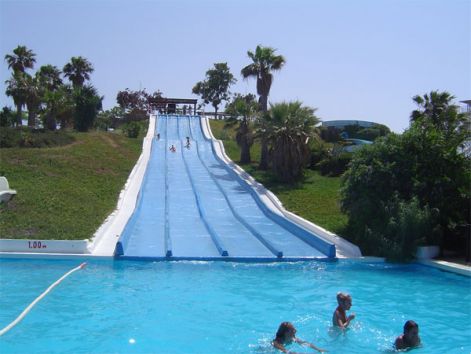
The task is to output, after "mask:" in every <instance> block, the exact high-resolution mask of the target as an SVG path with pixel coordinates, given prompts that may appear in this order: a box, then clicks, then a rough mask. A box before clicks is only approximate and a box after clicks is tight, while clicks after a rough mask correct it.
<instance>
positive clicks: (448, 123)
mask: <svg viewBox="0 0 471 354" xmlns="http://www.w3.org/2000/svg"><path fill="white" fill-rule="evenodd" d="M454 98H455V97H454V96H453V95H451V94H450V93H448V92H446V91H444V92H438V91H432V92H430V94H425V95H424V96H423V97H422V96H418V95H417V96H414V97H413V98H412V100H413V101H414V102H415V103H416V104H417V105H418V107H419V109H417V110H414V111H412V114H411V117H410V120H411V122H412V123H413V124H414V125H416V126H419V127H420V128H421V129H422V130H424V131H425V130H426V129H427V128H430V127H433V128H435V129H437V130H438V131H440V132H443V133H445V139H446V140H447V142H448V143H452V142H453V141H454V140H456V142H457V146H458V145H459V144H461V143H462V142H463V141H464V140H466V139H469V133H470V130H469V124H470V122H469V119H468V118H467V116H466V115H465V114H463V113H460V112H459V107H458V106H456V105H454V104H453V99H454Z"/></svg>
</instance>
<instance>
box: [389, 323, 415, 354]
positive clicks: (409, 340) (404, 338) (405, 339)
mask: <svg viewBox="0 0 471 354" xmlns="http://www.w3.org/2000/svg"><path fill="white" fill-rule="evenodd" d="M418 345H420V337H419V325H418V324H417V323H415V322H414V321H412V320H409V321H407V322H406V323H405V324H404V333H403V334H401V335H400V336H398V337H397V338H396V341H395V343H394V346H395V347H396V349H407V348H413V347H417V346H418Z"/></svg>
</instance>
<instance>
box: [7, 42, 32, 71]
mask: <svg viewBox="0 0 471 354" xmlns="http://www.w3.org/2000/svg"><path fill="white" fill-rule="evenodd" d="M35 56H36V54H34V53H33V51H32V50H30V49H28V48H26V46H24V45H19V46H18V47H16V48H15V49H13V55H11V54H7V55H5V60H6V61H7V63H8V69H13V73H18V72H21V73H24V72H25V70H26V69H32V68H33V66H34V63H35V62H36V59H35V58H34V57H35Z"/></svg>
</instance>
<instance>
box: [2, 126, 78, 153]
mask: <svg viewBox="0 0 471 354" xmlns="http://www.w3.org/2000/svg"><path fill="white" fill-rule="evenodd" d="M74 141H75V138H74V137H73V136H71V135H69V134H67V133H65V132H61V131H54V132H52V131H47V130H44V129H30V128H27V127H22V128H2V129H0V148H13V147H25V148H44V147H54V146H63V145H67V144H70V143H72V142H74Z"/></svg>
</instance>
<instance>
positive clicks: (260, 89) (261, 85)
mask: <svg viewBox="0 0 471 354" xmlns="http://www.w3.org/2000/svg"><path fill="white" fill-rule="evenodd" d="M275 51H276V50H275V49H273V48H271V47H262V46H261V45H258V46H257V48H255V52H252V51H250V50H249V51H248V52H247V55H248V56H249V58H250V59H251V60H252V63H251V64H249V65H247V66H246V67H244V68H243V69H242V70H241V74H242V76H243V77H244V79H246V78H249V77H255V78H256V79H257V93H258V94H259V96H260V98H259V105H260V110H261V111H262V112H266V111H267V109H268V95H269V93H270V88H271V85H272V83H273V74H272V72H273V71H277V70H280V69H281V68H282V67H283V65H284V64H285V63H286V60H285V58H284V57H283V56H282V55H275ZM261 140H262V141H261V143H262V149H261V156H260V165H259V168H260V169H263V170H266V169H267V168H268V145H267V141H266V139H265V138H264V136H261Z"/></svg>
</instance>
